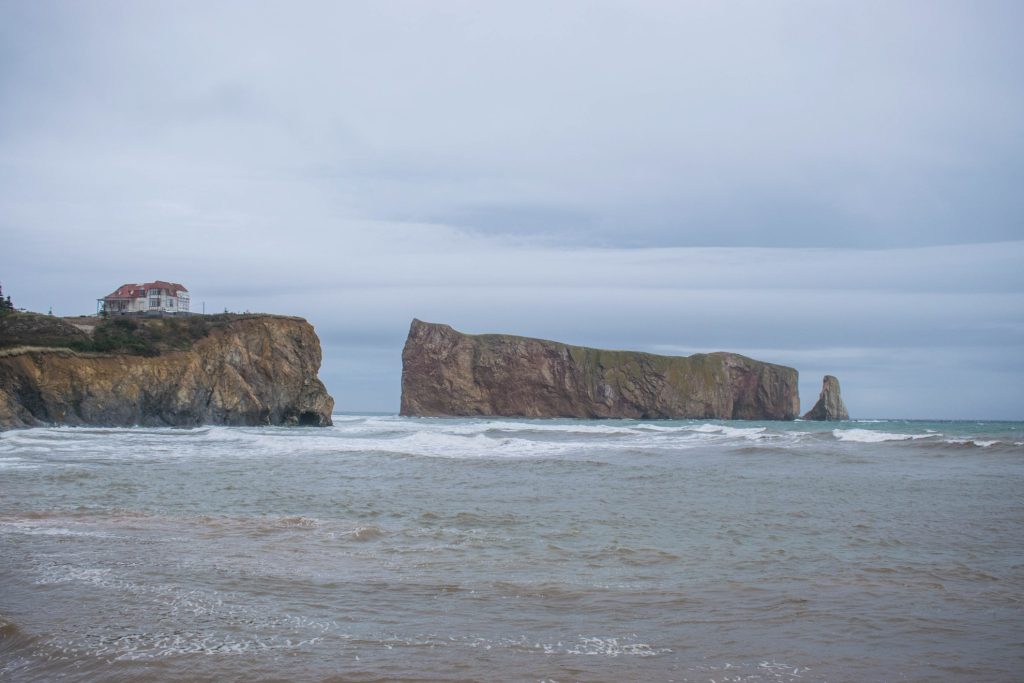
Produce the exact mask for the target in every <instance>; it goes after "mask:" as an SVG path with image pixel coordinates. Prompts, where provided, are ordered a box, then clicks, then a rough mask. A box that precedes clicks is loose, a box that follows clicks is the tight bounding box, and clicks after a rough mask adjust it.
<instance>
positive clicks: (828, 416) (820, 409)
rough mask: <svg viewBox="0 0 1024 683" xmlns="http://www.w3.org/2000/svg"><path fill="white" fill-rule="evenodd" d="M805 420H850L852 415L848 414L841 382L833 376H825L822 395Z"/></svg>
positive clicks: (805, 416) (806, 414)
mask: <svg viewBox="0 0 1024 683" xmlns="http://www.w3.org/2000/svg"><path fill="white" fill-rule="evenodd" d="M803 419H805V420H849V419H850V414H849V413H848V412H846V404H845V403H843V397H842V395H840V393H839V380H838V379H836V378H835V377H833V376H832V375H825V379H824V380H822V383H821V395H819V396H818V402H817V403H815V404H814V407H813V408H811V409H810V410H808V411H807V412H806V413H805V414H804V417H803Z"/></svg>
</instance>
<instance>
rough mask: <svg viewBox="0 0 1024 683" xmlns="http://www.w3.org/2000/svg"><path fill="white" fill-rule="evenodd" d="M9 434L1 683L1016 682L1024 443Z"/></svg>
mask: <svg viewBox="0 0 1024 683" xmlns="http://www.w3.org/2000/svg"><path fill="white" fill-rule="evenodd" d="M336 420H337V426H336V427H334V428H332V429H325V430H317V429H292V430H287V429H272V428H268V429H244V428H239V429H228V428H202V429H195V430H170V429H168V430H152V429H124V430H113V429H112V430H100V429H37V430H27V431H20V432H6V433H4V434H2V435H0V679H2V680H5V681H8V680H9V681H51V680H57V679H60V680H67V681H118V680H123V681H225V680H226V681H233V680H236V681H242V680H244V681H272V680H295V681H383V680H424V679H427V680H429V679H439V680H538V681H539V680H557V681H575V680H584V681H622V680H643V681H702V682H706V681H709V680H711V681H715V682H716V683H722V682H723V681H732V682H735V681H960V680H962V681H974V680H985V681H1013V680H1020V679H1021V672H1022V671H1024V606H1022V598H1024V444H1022V441H1024V433H1022V431H1021V429H1022V425H1021V424H1019V423H1001V424H987V425H986V424H976V423H941V424H928V423H904V422H876V423H843V424H842V425H839V428H838V429H836V425H816V424H809V423H785V424H779V423H703V422H659V423H640V422H631V421H626V422H618V421H606V422H587V421H472V420H415V419H403V418H397V417H380V416H377V417H374V416H363V417H359V416H337V417H336Z"/></svg>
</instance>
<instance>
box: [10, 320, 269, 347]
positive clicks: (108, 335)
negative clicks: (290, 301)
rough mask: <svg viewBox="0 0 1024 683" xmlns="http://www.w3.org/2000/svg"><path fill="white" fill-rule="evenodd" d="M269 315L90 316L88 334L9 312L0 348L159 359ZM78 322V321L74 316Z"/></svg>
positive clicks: (72, 326)
mask: <svg viewBox="0 0 1024 683" xmlns="http://www.w3.org/2000/svg"><path fill="white" fill-rule="evenodd" d="M264 317H274V318H279V317H280V318H283V317H286V316H269V315H264V314H250V313H245V314H243V313H220V314H215V315H191V316H185V317H164V318H146V317H135V316H113V317H110V318H100V317H97V318H89V323H90V325H95V327H93V329H92V332H91V334H90V333H89V332H86V331H84V330H83V329H81V328H80V327H78V326H76V325H75V324H72V323H71V322H68V320H65V319H63V318H57V317H54V316H51V315H43V314H41V313H23V312H16V313H10V314H7V315H4V316H2V317H0V349H11V348H14V347H49V348H66V349H71V350H74V351H86V352H89V351H91V352H100V353H127V354H132V355H139V356H158V355H160V354H161V353H166V352H169V351H185V350H188V349H190V348H191V347H192V344H194V343H195V342H197V341H199V340H200V339H202V338H203V337H206V336H207V335H209V334H210V332H212V331H213V330H215V329H217V328H219V327H223V326H225V325H227V324H229V323H232V322H234V321H236V320H244V319H249V318H264ZM72 320H74V322H75V323H79V324H80V323H81V322H82V320H83V319H82V318H73V319H72Z"/></svg>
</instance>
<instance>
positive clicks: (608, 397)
mask: <svg viewBox="0 0 1024 683" xmlns="http://www.w3.org/2000/svg"><path fill="white" fill-rule="evenodd" d="M799 411H800V398H799V394H798V389H797V372H796V370H794V369H793V368H788V367H785V366H782V365H773V364H771V363H763V362H760V361H756V360H752V359H750V358H746V357H744V356H741V355H738V354H735V353H708V354H696V355H693V356H687V357H679V356H658V355H654V354H650V353H641V352H634V351H605V350H601V349H591V348H584V347H581V346H570V345H568V344H562V343H560V342H553V341H546V340H543V339H531V338H527V337H515V336H510V335H500V334H482V335H468V334H462V333H460V332H457V331H456V330H454V329H452V328H451V327H449V326H448V325H439V324H433V323H425V322H422V321H420V320H413V321H412V327H411V328H410V329H409V338H408V340H407V341H406V343H405V349H404V350H403V351H402V405H401V414H402V415H416V416H473V415H491V416H504V417H580V418H642V419H654V418H718V419H745V420H792V419H794V418H795V417H796V416H797V414H798V413H799Z"/></svg>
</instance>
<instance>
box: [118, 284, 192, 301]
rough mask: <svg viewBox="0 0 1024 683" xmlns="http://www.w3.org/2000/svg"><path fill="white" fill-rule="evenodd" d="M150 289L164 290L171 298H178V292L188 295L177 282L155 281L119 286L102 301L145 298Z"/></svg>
mask: <svg viewBox="0 0 1024 683" xmlns="http://www.w3.org/2000/svg"><path fill="white" fill-rule="evenodd" d="M151 289H165V290H167V291H168V292H170V293H171V296H178V292H185V293H186V294H187V293H188V290H187V289H185V285H179V284H178V283H177V282H165V281H163V280H155V281H153V282H143V283H142V284H141V285H132V284H127V285H121V286H120V287H118V288H117V289H116V290H114V292H112V293H111V294H108V295H106V296H105V297H103V298H104V299H138V298H141V297H144V296H146V292H147V291H149V290H151Z"/></svg>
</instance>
